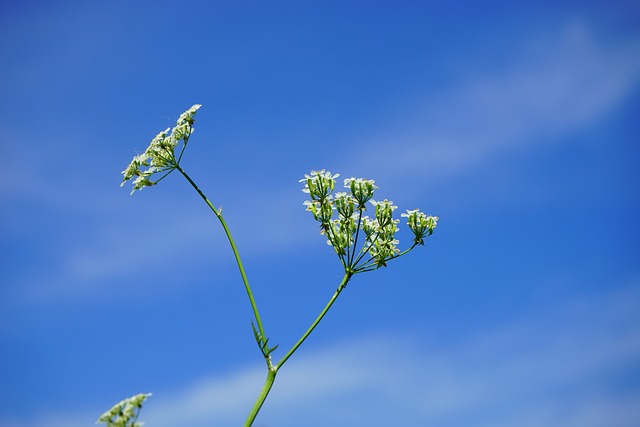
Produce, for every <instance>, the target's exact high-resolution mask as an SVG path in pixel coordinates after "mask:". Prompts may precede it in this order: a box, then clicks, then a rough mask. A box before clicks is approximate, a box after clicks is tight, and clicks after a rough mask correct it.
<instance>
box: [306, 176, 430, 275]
mask: <svg viewBox="0 0 640 427" xmlns="http://www.w3.org/2000/svg"><path fill="white" fill-rule="evenodd" d="M338 176H340V175H339V174H332V173H331V172H328V171H325V170H320V171H312V172H311V173H310V174H308V175H305V176H304V178H303V179H301V180H300V182H303V183H304V189H303V190H302V191H304V192H305V193H308V194H309V196H310V199H311V200H307V201H305V202H304V205H305V206H306V207H307V210H308V211H310V212H311V213H312V214H313V218H314V219H315V220H316V221H318V222H319V223H320V232H321V233H322V234H325V235H326V236H327V244H329V245H330V246H332V247H333V249H334V250H335V252H336V254H337V255H338V257H339V258H340V260H341V261H342V263H343V265H344V267H345V269H347V270H349V271H351V272H353V273H358V272H364V271H370V270H375V269H376V268H379V267H382V266H386V263H387V261H389V260H390V259H393V258H396V257H398V256H400V255H402V254H403V253H406V252H408V251H409V250H411V249H413V247H415V246H416V245H417V244H424V238H425V237H426V236H428V235H430V234H431V233H433V229H434V228H435V226H436V221H437V219H438V218H437V217H431V216H429V217H428V216H426V215H425V214H424V213H422V212H420V211H419V210H417V209H416V210H414V211H407V212H409V221H408V225H409V228H410V229H411V231H412V232H413V233H414V235H415V239H414V244H413V246H412V247H411V248H409V249H407V250H406V251H405V252H401V251H400V249H398V244H399V243H400V242H399V241H398V239H396V238H395V234H396V232H397V231H398V223H399V222H400V220H398V219H394V218H393V211H394V210H396V209H397V206H395V205H394V204H393V202H392V201H390V200H386V199H385V200H383V201H375V200H373V194H374V192H375V190H377V189H378V187H377V186H376V185H375V181H374V180H371V179H364V178H347V179H345V180H344V187H345V188H347V189H348V190H349V192H338V193H335V194H332V193H333V190H334V188H335V184H336V178H337V177H338ZM367 202H369V203H370V204H372V205H373V206H374V207H375V217H374V218H370V217H369V216H363V213H364V211H365V210H366V204H367ZM336 214H337V215H336ZM403 216H407V215H405V214H403ZM361 230H362V232H364V235H365V238H364V241H362V242H361V245H360V249H359V250H357V248H356V246H357V245H358V236H359V233H360V231H361Z"/></svg>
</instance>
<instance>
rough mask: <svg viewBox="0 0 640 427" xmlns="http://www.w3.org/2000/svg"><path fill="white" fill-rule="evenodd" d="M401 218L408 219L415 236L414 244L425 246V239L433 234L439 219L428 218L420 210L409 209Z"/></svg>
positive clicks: (434, 217)
mask: <svg viewBox="0 0 640 427" xmlns="http://www.w3.org/2000/svg"><path fill="white" fill-rule="evenodd" d="M400 216H403V217H406V218H407V224H408V225H409V228H410V229H411V231H413V234H414V235H415V238H414V243H415V244H417V245H424V238H425V237H428V236H431V235H432V234H433V230H434V229H435V228H436V225H438V219H439V218H438V217H437V216H432V215H428V216H427V215H425V214H424V212H420V210H418V209H413V210H408V209H407V213H403V214H400Z"/></svg>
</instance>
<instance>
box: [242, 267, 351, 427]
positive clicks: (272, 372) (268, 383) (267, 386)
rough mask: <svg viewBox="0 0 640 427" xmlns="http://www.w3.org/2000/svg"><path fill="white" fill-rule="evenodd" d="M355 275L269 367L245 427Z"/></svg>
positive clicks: (348, 277)
mask: <svg viewBox="0 0 640 427" xmlns="http://www.w3.org/2000/svg"><path fill="white" fill-rule="evenodd" d="M353 274H354V273H353V272H351V271H347V272H346V273H345V274H344V277H343V278H342V281H341V282H340V285H338V289H337V290H336V292H335V293H334V294H333V296H332V297H331V299H330V300H329V302H328V303H327V305H326V306H325V307H324V309H323V310H322V311H321V312H320V314H319V315H318V317H317V318H316V320H314V322H313V323H312V324H311V326H310V327H309V329H307V331H306V332H305V333H304V334H303V335H302V337H300V339H299V340H298V342H297V343H295V345H294V346H293V347H291V350H289V351H288V352H287V354H285V355H284V357H283V358H282V360H280V362H279V363H278V364H277V365H275V366H269V371H268V373H267V379H266V380H265V382H264V386H262V390H261V391H260V395H259V396H258V399H257V400H256V403H254V405H253V408H251V412H250V413H249V417H248V418H247V421H246V422H245V423H244V427H251V425H252V424H253V421H254V420H255V419H256V416H257V415H258V412H260V408H262V405H263V404H264V401H265V400H266V399H267V396H268V395H269V392H270V391H271V387H272V386H273V382H274V380H275V379H276V374H277V373H278V370H279V369H280V368H281V367H282V365H284V363H285V362H286V361H287V360H288V359H289V358H290V357H291V355H292V354H293V353H295V351H296V350H297V349H298V347H300V346H301V345H302V343H303V342H304V341H305V340H306V339H307V337H308V336H309V335H310V334H311V332H313V330H314V329H315V328H316V326H318V323H320V321H321V320H322V318H323V317H324V316H325V314H327V312H328V311H329V309H330V308H331V306H332V305H333V303H334V302H335V301H336V299H337V298H338V295H340V292H342V290H343V289H344V288H345V287H346V286H347V283H349V280H350V279H351V276H353Z"/></svg>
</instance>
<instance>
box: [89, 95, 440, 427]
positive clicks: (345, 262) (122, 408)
mask: <svg viewBox="0 0 640 427" xmlns="http://www.w3.org/2000/svg"><path fill="white" fill-rule="evenodd" d="M199 108H200V104H195V105H194V106H192V107H191V108H189V109H188V110H187V111H185V112H184V113H182V114H181V115H180V117H179V118H178V121H177V123H176V126H175V127H174V128H173V129H169V128H167V129H165V130H164V131H162V132H160V133H159V134H157V135H156V137H155V138H153V140H152V141H151V143H150V144H149V146H148V147H147V149H146V150H145V151H144V152H143V153H142V154H139V155H137V156H135V157H134V158H133V160H132V161H131V163H130V164H129V165H128V166H127V168H126V169H125V170H124V171H122V175H123V180H122V185H124V184H125V183H126V182H127V181H133V190H132V191H131V194H133V193H134V192H135V191H136V190H141V189H143V188H144V187H150V186H154V185H156V184H157V183H158V182H159V181H161V180H162V179H164V178H165V177H166V176H167V175H169V174H170V173H171V172H173V171H174V170H177V171H178V172H179V173H180V174H181V175H182V176H183V177H184V178H185V179H186V180H187V181H188V182H189V184H190V185H191V186H192V187H193V188H194V189H195V190H196V192H197V193H198V195H199V196H200V197H201V198H202V199H203V200H204V202H205V203H206V204H207V206H208V207H209V208H210V209H211V211H212V212H213V214H214V215H215V216H216V218H217V219H218V221H219V222H220V224H221V226H222V228H223V229H224V232H225V234H226V237H227V240H228V241H229V244H230V246H231V250H232V251H233V255H234V257H235V260H236V263H237V265H238V269H239V271H240V276H241V278H242V282H243V284H244V287H245V290H246V293H247V296H248V299H249V302H250V304H251V309H252V311H253V318H252V319H251V327H252V329H253V335H254V338H255V340H256V343H257V344H258V348H259V349H260V352H261V354H262V357H263V358H264V361H265V362H266V366H267V378H266V380H265V383H264V385H263V388H262V390H261V391H260V394H259V395H258V398H257V399H256V401H255V403H254V406H253V407H252V409H251V411H250V412H249V416H248V417H247V419H246V421H245V424H244V426H245V427H250V426H251V425H252V424H253V421H254V420H255V418H256V416H257V415H258V412H259V411H260V409H261V407H262V405H263V403H264V402H265V400H266V398H267V396H268V395H269V392H270V390H271V387H272V386H273V383H274V380H275V377H276V374H277V373H278V372H279V370H280V369H281V368H282V367H283V365H284V364H285V363H286V362H287V360H289V358H290V357H291V356H292V355H293V354H294V353H295V352H296V350H297V349H298V348H299V347H300V346H301V345H302V344H303V343H304V342H305V340H306V339H307V338H308V337H309V335H310V334H311V333H312V332H313V331H314V329H315V328H316V326H318V324H319V323H320V321H321V320H322V319H323V318H324V316H325V315H326V314H327V312H328V311H329V309H330V308H331V306H332V305H333V303H334V302H335V301H336V300H337V298H338V296H339V295H340V293H341V292H342V291H343V290H344V289H345V287H346V286H347V283H349V281H350V280H351V278H352V277H353V276H354V275H355V274H357V273H364V272H368V271H373V270H376V269H378V268H380V267H384V266H386V265H387V263H388V262H389V261H390V260H393V259H395V258H398V257H400V256H402V255H404V254H406V253H408V252H409V251H411V250H412V249H414V248H415V247H417V246H420V245H424V243H425V239H426V238H427V237H428V236H430V235H431V234H432V233H433V231H434V229H435V228H436V225H437V223H438V217H436V216H432V215H426V214H425V213H423V212H422V211H420V210H418V209H413V210H407V211H406V212H405V213H403V214H401V215H400V216H401V217H405V218H407V226H408V227H409V229H410V230H411V232H412V233H413V241H412V244H411V245H410V246H409V247H408V248H406V249H404V250H400V249H399V247H398V245H399V244H400V242H399V240H398V239H397V238H396V233H397V232H398V230H399V224H400V219H398V218H394V212H395V210H396V209H397V208H398V207H397V206H395V205H394V204H393V202H392V201H391V200H387V199H384V200H375V199H374V198H373V196H374V193H375V192H376V190H378V187H377V186H376V183H375V181H374V180H372V179H365V178H347V179H344V180H343V181H342V184H343V187H344V189H345V191H338V192H335V193H334V190H335V187H336V178H338V177H339V176H340V175H339V174H332V173H331V172H328V171H325V170H319V171H312V172H310V173H309V174H308V175H305V176H304V178H303V179H301V180H300V182H302V183H303V184H304V188H303V190H302V191H304V192H305V193H307V194H308V195H309V200H306V201H305V202H304V205H305V206H306V209H307V211H309V212H311V214H312V215H313V218H314V219H315V220H316V221H317V222H319V223H320V233H322V234H323V235H324V236H325V238H326V239H327V243H328V244H329V245H330V246H331V247H332V248H333V250H334V251H335V253H336V255H337V256H338V258H339V259H340V262H341V263H342V267H343V269H344V275H343V277H342V280H341V281H340V283H339V284H338V286H337V288H335V291H334V293H333V295H332V296H331V298H330V299H329V301H328V302H327V304H326V305H325V307H324V308H323V309H322V310H321V311H320V313H319V314H318V316H317V317H316V318H315V320H314V321H313V322H312V323H311V325H310V326H309V327H308V328H307V330H306V331H305V332H304V333H303V334H302V336H301V337H300V338H299V339H298V341H297V342H296V343H295V344H294V345H293V346H292V347H291V348H290V349H289V350H288V351H287V352H286V353H284V355H282V356H281V357H280V360H279V361H277V362H276V361H275V360H274V359H273V356H274V355H275V353H274V352H275V350H276V349H277V348H278V345H274V346H271V345H270V344H269V338H268V336H267V333H266V328H265V326H264V325H263V323H262V320H261V317H260V313H259V310H258V304H257V302H256V300H255V298H254V296H253V292H252V290H251V286H250V285H249V280H248V278H247V275H246V273H245V270H244V267H243V264H242V262H241V260H240V254H239V251H238V249H237V247H236V245H235V243H234V241H233V238H232V236H231V231H230V230H229V227H228V226H227V223H226V221H225V219H224V217H223V215H222V209H221V208H216V207H215V206H214V205H213V203H212V202H211V201H210V200H209V199H208V198H207V196H205V194H204V193H203V192H202V190H200V188H199V187H198V186H197V185H196V183H195V182H194V181H193V179H191V177H190V176H189V175H188V174H187V173H186V171H185V170H184V169H183V168H182V167H181V165H180V161H181V160H182V155H183V154H184V150H185V148H186V147H187V143H188V142H189V138H190V137H191V134H192V133H193V131H194V129H193V126H194V123H195V114H196V112H197V111H198V109H199ZM181 142H182V144H180V143H181ZM155 176H159V177H158V178H155ZM152 178H153V179H152ZM149 395H150V394H139V395H136V396H134V397H132V398H129V399H125V400H123V401H121V402H120V403H118V404H117V405H115V406H114V407H113V408H112V409H111V410H109V411H107V412H105V413H104V414H103V415H102V416H101V417H100V419H99V420H98V422H101V423H105V424H107V427H139V425H140V423H138V422H137V418H138V414H139V411H140V408H141V407H142V403H143V402H144V400H145V399H146V398H147V396H149ZM176 427H177V426H176Z"/></svg>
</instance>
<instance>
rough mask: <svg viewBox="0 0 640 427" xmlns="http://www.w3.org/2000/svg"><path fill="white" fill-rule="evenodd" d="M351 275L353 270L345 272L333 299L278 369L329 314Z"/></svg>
mask: <svg viewBox="0 0 640 427" xmlns="http://www.w3.org/2000/svg"><path fill="white" fill-rule="evenodd" d="M351 276H353V272H351V271H347V272H345V273H344V277H343V278H342V281H341V282H340V285H339V286H338V289H336V292H335V293H334V294H333V296H332V297H331V299H330V300H329V302H328V303H327V305H326V306H325V307H324V309H323V310H322V311H321V312H320V314H319V315H318V317H317V318H316V320H314V321H313V323H312V324H311V326H309V329H307V331H306V332H305V333H304V334H303V335H302V337H300V339H299V340H298V342H297V343H295V344H294V346H293V347H291V350H289V351H288V352H287V354H285V355H284V357H283V358H282V359H281V360H280V362H278V364H277V365H276V366H275V368H276V369H280V368H281V367H282V365H284V363H285V362H286V361H287V360H288V359H289V358H290V357H291V355H292V354H293V353H295V351H296V350H297V349H298V347H300V346H301V345H302V343H303V342H304V341H305V340H306V339H307V337H308V336H309V335H310V334H311V332H313V330H314V329H315V328H316V326H318V323H320V321H321V320H322V318H323V317H324V316H325V314H327V312H328V311H329V309H330V308H331V306H332V305H333V303H334V302H335V301H336V299H337V298H338V295H340V292H342V290H343V289H344V288H345V287H346V286H347V283H349V280H350V279H351Z"/></svg>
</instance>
